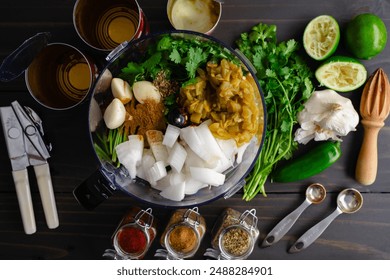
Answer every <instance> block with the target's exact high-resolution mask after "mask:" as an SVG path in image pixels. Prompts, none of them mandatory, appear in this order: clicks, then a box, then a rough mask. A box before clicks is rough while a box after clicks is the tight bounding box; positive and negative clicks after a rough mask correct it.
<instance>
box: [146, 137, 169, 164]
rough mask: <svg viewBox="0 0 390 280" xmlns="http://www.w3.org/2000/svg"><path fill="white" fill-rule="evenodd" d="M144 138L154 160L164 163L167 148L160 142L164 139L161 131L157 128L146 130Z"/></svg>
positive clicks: (166, 156)
mask: <svg viewBox="0 0 390 280" xmlns="http://www.w3.org/2000/svg"><path fill="white" fill-rule="evenodd" d="M146 138H147V140H148V143H149V146H150V149H151V150H152V152H153V156H154V158H155V159H156V161H163V162H164V164H165V165H166V164H167V163H166V162H167V159H168V150H167V148H166V147H165V146H164V145H163V144H162V141H163V139H164V135H163V133H162V132H161V131H159V130H148V131H146Z"/></svg>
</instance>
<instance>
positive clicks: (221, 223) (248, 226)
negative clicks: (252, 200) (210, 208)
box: [205, 208, 260, 260]
mask: <svg viewBox="0 0 390 280" xmlns="http://www.w3.org/2000/svg"><path fill="white" fill-rule="evenodd" d="M257 220H258V219H257V217H256V209H252V210H246V211H245V212H244V213H240V212H239V211H237V210H234V209H232V208H227V209H225V210H224V212H223V213H222V215H221V216H220V217H219V218H218V220H217V222H216V224H215V226H214V228H213V230H212V240H211V245H212V247H213V248H209V249H207V251H206V253H205V256H208V257H213V258H216V259H228V260H230V259H246V258H248V257H249V255H250V254H251V253H252V251H253V248H254V245H255V243H256V241H257V239H258V237H259V234H260V232H259V229H258V227H257Z"/></svg>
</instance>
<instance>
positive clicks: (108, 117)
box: [103, 98, 126, 129]
mask: <svg viewBox="0 0 390 280" xmlns="http://www.w3.org/2000/svg"><path fill="white" fill-rule="evenodd" d="M125 118H126V108H125V106H124V105H123V103H122V102H121V101H120V100H119V99H118V98H114V99H113V100H112V101H111V103H110V104H109V105H108V106H107V108H106V111H105V112H104V116H103V119H104V122H105V124H106V126H107V127H108V128H109V129H115V128H118V127H120V126H121V125H122V124H123V123H124V122H125Z"/></svg>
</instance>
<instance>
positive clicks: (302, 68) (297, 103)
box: [236, 23, 314, 201]
mask: <svg viewBox="0 0 390 280" xmlns="http://www.w3.org/2000/svg"><path fill="white" fill-rule="evenodd" d="M236 44H237V45H238V48H239V50H240V51H241V52H242V53H243V54H244V55H245V56H246V57H247V58H248V59H249V61H250V62H251V63H252V64H253V66H254V67H255V69H256V71H257V73H256V76H257V78H258V80H259V82H260V86H261V88H262V90H263V92H264V98H265V103H266V108H267V125H266V135H265V140H264V144H263V147H262V150H261V152H260V155H259V157H258V159H257V161H256V163H255V166H254V168H253V169H252V171H251V172H250V174H249V176H248V177H247V178H246V185H245V186H244V195H243V199H245V200H247V201H249V200H251V199H252V198H254V197H255V196H256V195H257V194H258V193H259V192H261V193H262V194H263V195H264V196H266V193H265V187H264V185H265V183H266V181H267V178H268V176H269V175H270V173H271V172H272V169H273V167H274V166H275V164H276V163H277V162H278V161H280V160H281V159H289V158H290V157H291V156H292V153H293V151H294V150H295V149H296V148H297V143H296V142H295V141H294V136H293V128H294V125H295V124H296V123H297V114H298V112H299V111H301V109H302V108H303V103H304V102H305V101H306V100H307V99H308V98H309V97H310V95H311V93H312V92H313V89H314V87H313V84H312V81H311V78H312V76H313V74H312V72H311V70H310V69H309V67H308V66H307V65H306V63H305V62H304V61H303V60H302V58H301V57H300V56H299V55H298V53H297V51H298V47H299V46H298V43H297V42H296V41H295V40H293V39H291V40H288V41H284V42H280V43H278V42H277V39H276V26H275V25H267V24H263V23H260V24H258V25H256V26H254V27H252V29H251V31H250V32H249V33H242V34H241V37H240V39H238V40H237V41H236Z"/></svg>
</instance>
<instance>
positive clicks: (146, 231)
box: [112, 207, 156, 259]
mask: <svg viewBox="0 0 390 280" xmlns="http://www.w3.org/2000/svg"><path fill="white" fill-rule="evenodd" d="M155 237H156V223H155V220H154V216H153V215H152V209H151V208H148V209H146V210H141V209H140V208H137V207H133V208H131V209H130V210H129V211H128V212H127V213H126V214H125V215H124V216H123V218H122V220H121V222H120V223H119V225H118V227H117V229H116V231H115V232H114V234H113V237H112V240H113V244H114V248H115V251H116V255H115V258H116V259H142V258H143V257H144V256H145V254H146V252H147V251H148V249H149V247H150V245H151V243H152V242H153V240H154V239H155Z"/></svg>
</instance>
